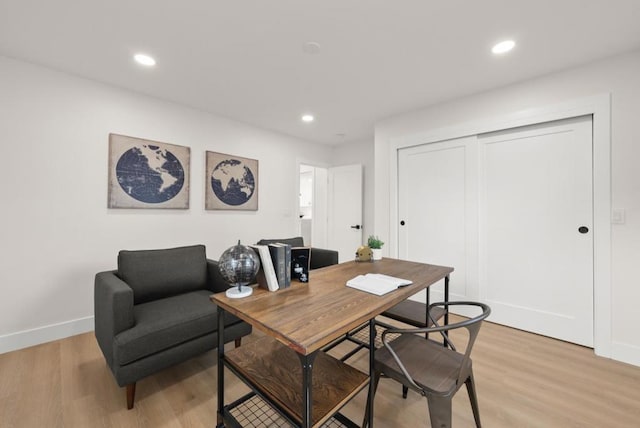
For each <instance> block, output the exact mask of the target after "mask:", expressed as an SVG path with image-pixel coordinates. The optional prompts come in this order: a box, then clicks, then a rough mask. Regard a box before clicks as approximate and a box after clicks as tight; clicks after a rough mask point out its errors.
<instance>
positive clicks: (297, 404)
mask: <svg viewBox="0 0 640 428" xmlns="http://www.w3.org/2000/svg"><path fill="white" fill-rule="evenodd" d="M224 358H225V361H226V363H227V364H228V365H229V367H230V368H232V369H234V371H235V372H236V373H237V374H238V375H240V377H241V378H243V380H244V381H245V382H247V383H248V384H249V385H250V386H251V387H253V388H254V389H256V390H257V391H258V392H259V393H260V394H261V395H262V396H264V397H265V398H266V399H267V400H268V401H271V402H272V403H273V404H274V405H275V407H276V408H278V409H280V410H281V411H284V412H286V413H287V416H288V417H289V418H290V419H292V420H293V421H295V422H297V423H298V425H300V424H301V423H302V407H303V406H302V402H303V400H302V368H301V365H300V359H299V358H298V355H297V354H296V352H295V351H293V350H291V349H289V348H287V347H286V346H284V345H282V344H281V343H279V342H277V341H275V340H273V339H271V338H269V337H263V338H261V339H258V340H256V341H254V342H250V343H247V344H243V345H242V346H241V347H239V348H235V349H233V350H230V351H229V352H225V356H224ZM368 381H369V376H368V375H367V374H365V373H362V372H361V371H359V370H357V369H355V368H353V367H351V366H349V365H347V364H345V363H343V362H341V361H339V360H337V359H335V358H333V357H331V356H329V355H327V354H325V353H324V352H318V355H317V357H316V359H315V362H314V364H313V375H312V384H313V389H312V399H313V406H312V415H311V418H312V422H313V423H312V425H313V426H314V427H319V426H321V425H322V424H323V423H324V422H325V421H326V420H328V419H329V418H330V417H331V416H332V415H333V414H334V413H336V412H337V411H338V410H339V409H340V408H341V407H342V406H344V405H345V404H346V403H347V402H348V401H349V400H350V399H351V398H353V396H355V395H356V394H357V393H358V392H359V391H360V390H361V389H362V388H364V387H365V386H366V385H367V384H368Z"/></svg>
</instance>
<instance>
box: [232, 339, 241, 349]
mask: <svg viewBox="0 0 640 428" xmlns="http://www.w3.org/2000/svg"><path fill="white" fill-rule="evenodd" d="M233 343H234V344H235V345H236V348H239V347H240V345H242V338H241V337H239V338H237V339H236V340H235V341H234V342H233Z"/></svg>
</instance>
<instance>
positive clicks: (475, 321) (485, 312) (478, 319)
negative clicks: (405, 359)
mask: <svg viewBox="0 0 640 428" xmlns="http://www.w3.org/2000/svg"><path fill="white" fill-rule="evenodd" d="M437 306H440V307H444V308H445V309H447V310H448V309H449V306H475V307H478V308H480V309H481V310H482V313H481V314H480V315H477V316H475V317H472V318H469V319H465V320H463V321H460V322H457V323H453V324H447V325H442V326H441V325H438V323H437V320H435V319H434V318H433V317H432V316H431V313H432V311H431V310H432V309H433V308H434V307H437ZM428 313H429V317H430V318H431V322H432V323H433V326H432V327H423V328H410V329H387V330H385V331H384V332H383V333H382V343H383V344H384V346H385V347H386V348H387V349H388V350H389V352H390V353H391V355H392V356H393V358H394V360H395V361H396V363H397V364H398V366H399V367H400V369H401V371H402V373H403V374H404V376H405V377H406V378H407V379H408V380H409V381H410V382H411V383H412V384H413V385H414V386H415V387H416V388H417V389H421V388H420V387H419V386H418V385H416V384H415V382H413V379H412V377H411V375H410V374H409V372H408V371H407V369H406V368H405V366H404V364H403V363H402V361H401V360H400V358H399V357H398V355H397V354H396V353H395V351H394V350H393V348H392V347H391V346H390V345H389V340H387V338H386V336H387V334H392V333H394V334H395V333H400V334H416V333H440V334H441V335H442V337H443V339H444V340H445V342H446V343H447V344H448V345H449V347H450V348H452V349H453V350H454V351H455V350H456V349H455V346H454V345H453V343H452V342H451V341H450V340H449V337H448V332H450V331H452V330H456V329H459V328H466V329H467V331H468V335H469V336H468V339H467V344H466V349H465V352H464V355H463V359H462V361H461V364H460V370H459V371H458V381H457V384H458V385H460V384H461V383H462V382H464V381H465V380H466V379H463V377H465V371H464V370H462V369H463V368H464V367H467V365H468V364H469V359H470V356H471V350H472V349H473V345H474V344H475V341H476V338H477V337H478V332H479V331H480V326H481V325H482V321H483V320H484V319H486V318H487V317H488V316H489V315H490V314H491V308H490V307H489V306H488V305H487V304H485V303H480V302H470V301H461V302H436V303H432V304H430V305H429V310H428Z"/></svg>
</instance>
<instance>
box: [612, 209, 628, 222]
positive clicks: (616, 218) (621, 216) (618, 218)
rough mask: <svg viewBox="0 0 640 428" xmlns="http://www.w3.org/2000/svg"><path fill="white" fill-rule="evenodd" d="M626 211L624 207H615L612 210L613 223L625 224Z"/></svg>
mask: <svg viewBox="0 0 640 428" xmlns="http://www.w3.org/2000/svg"><path fill="white" fill-rule="evenodd" d="M624 222H625V213H624V208H614V209H613V210H612V211H611V224H624Z"/></svg>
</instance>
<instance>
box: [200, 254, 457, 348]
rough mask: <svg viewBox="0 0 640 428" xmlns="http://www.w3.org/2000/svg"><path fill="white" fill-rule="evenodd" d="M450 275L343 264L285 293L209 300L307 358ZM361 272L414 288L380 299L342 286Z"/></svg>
mask: <svg viewBox="0 0 640 428" xmlns="http://www.w3.org/2000/svg"><path fill="white" fill-rule="evenodd" d="M451 272H453V268H451V267H444V266H435V265H428V264H424V263H415V262H409V261H406V260H397V259H390V258H384V259H382V260H380V261H376V262H364V263H357V262H346V263H341V264H338V265H333V266H329V267H326V268H323V269H317V270H314V271H311V272H310V275H309V282H308V283H299V282H295V281H292V283H291V287H290V288H287V289H284V290H278V291H276V292H270V291H267V290H264V289H261V288H256V289H254V292H253V294H252V295H251V296H249V297H245V298H242V299H230V298H228V297H227V296H226V295H225V294H224V293H217V294H214V295H213V296H211V300H212V301H213V302H215V303H216V304H217V305H218V306H220V307H221V308H223V309H225V310H226V311H229V312H230V313H232V314H234V315H236V316H237V317H238V318H240V319H243V320H244V321H246V322H248V323H249V324H251V325H253V326H254V327H255V328H257V329H259V330H262V331H263V332H265V333H266V334H268V335H270V336H272V337H274V338H276V339H277V340H278V341H280V342H281V343H283V344H284V345H286V346H288V347H290V348H291V349H293V350H295V351H296V352H298V353H300V354H303V355H308V354H311V353H313V352H314V351H317V350H318V349H320V348H322V347H323V346H325V345H327V344H329V343H331V342H332V341H333V340H335V339H337V338H339V337H340V336H342V335H343V334H346V333H347V332H349V331H350V330H352V329H354V328H356V327H358V326H360V325H362V324H363V323H365V322H367V321H368V320H369V319H371V318H373V317H375V316H377V315H379V314H381V313H382V312H384V311H385V310H387V309H389V308H391V307H392V306H394V305H395V304H397V303H399V302H401V301H403V300H405V299H407V298H408V297H410V296H412V295H413V294H415V293H417V292H418V291H420V290H423V289H425V288H427V287H429V286H430V285H432V284H434V283H436V282H438V281H439V280H441V279H442V278H444V277H445V276H447V275H449V274H450V273H451ZM366 273H382V274H386V275H391V276H395V277H399V278H404V279H409V280H411V281H413V284H412V285H410V286H407V287H404V288H400V289H398V290H395V291H392V292H390V293H387V294H385V295H383V296H376V295H374V294H370V293H366V292H364V291H359V290H356V289H353V288H351V287H347V286H346V282H347V281H348V280H349V279H351V278H353V277H355V276H357V275H364V274H366Z"/></svg>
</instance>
